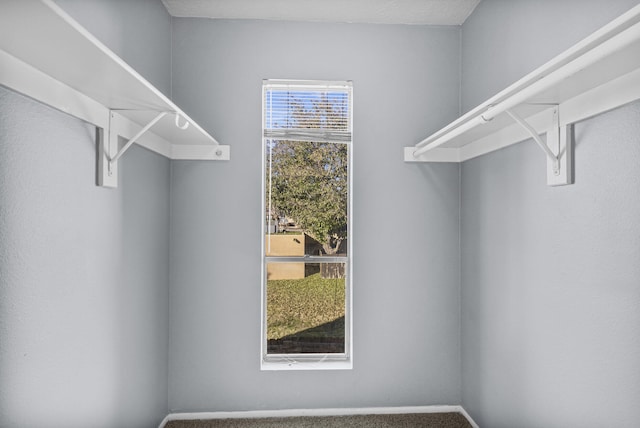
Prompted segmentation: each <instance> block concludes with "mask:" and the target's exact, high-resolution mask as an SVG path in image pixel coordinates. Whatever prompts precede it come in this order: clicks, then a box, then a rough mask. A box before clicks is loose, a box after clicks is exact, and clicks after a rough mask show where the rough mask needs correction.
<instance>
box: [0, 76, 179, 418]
mask: <svg viewBox="0 0 640 428" xmlns="http://www.w3.org/2000/svg"><path fill="white" fill-rule="evenodd" d="M94 137H95V130H94V128H92V127H91V126H88V125H86V124H83V123H82V122H80V121H78V120H76V119H74V118H71V117H69V116H66V115H64V114H62V113H59V112H57V111H55V110H52V109H50V108H48V107H45V106H42V105H40V104H38V103H36V102H34V101H31V100H29V99H26V98H24V97H22V96H20V95H17V94H15V93H13V92H10V91H8V90H6V89H3V88H0V182H1V183H2V186H0V343H1V344H2V345H1V346H0V379H1V380H2V381H1V385H2V386H1V387H0V426H11V427H47V426H63V425H64V426H67V427H86V426H89V425H90V426H103V427H115V426H128V427H129V426H130V427H134V426H139V427H145V426H146V427H148V426H151V425H155V424H157V423H158V422H159V421H160V420H161V419H162V418H163V417H164V415H165V414H166V411H167V356H166V353H167V346H168V345H167V342H168V337H167V330H168V281H169V271H168V256H169V250H168V245H169V239H168V229H169V215H168V212H169V211H168V210H169V194H168V190H167V189H168V187H169V161H168V160H166V159H164V158H161V157H160V156H157V155H154V154H151V153H149V152H147V151H146V150H144V149H141V148H137V147H134V148H132V149H131V152H130V153H127V155H126V156H125V158H124V160H123V162H122V164H121V166H122V169H121V177H120V179H121V181H120V186H121V187H120V189H118V190H111V189H104V188H98V187H96V186H95V184H94V183H95V142H94V141H95V138H94Z"/></svg>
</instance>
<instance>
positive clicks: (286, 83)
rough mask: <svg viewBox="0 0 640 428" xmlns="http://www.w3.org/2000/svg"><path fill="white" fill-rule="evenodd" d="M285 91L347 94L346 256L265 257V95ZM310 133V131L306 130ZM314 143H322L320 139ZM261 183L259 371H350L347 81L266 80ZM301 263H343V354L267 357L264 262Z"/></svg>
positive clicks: (350, 145)
mask: <svg viewBox="0 0 640 428" xmlns="http://www.w3.org/2000/svg"><path fill="white" fill-rule="evenodd" d="M279 87H281V88H283V89H285V88H289V89H291V90H304V89H305V88H306V89H316V90H317V89H318V88H326V89H328V90H330V89H332V88H333V89H337V90H343V91H344V90H347V91H348V94H349V115H350V116H349V128H350V129H349V133H350V135H351V138H350V139H349V141H348V142H343V143H342V144H347V146H348V158H349V163H348V186H349V189H348V196H347V197H348V201H347V225H348V226H347V227H348V238H347V255H346V257H345V256H340V257H314V256H304V257H294V258H291V257H287V258H285V257H267V256H266V254H265V236H266V233H267V226H266V224H265V216H264V213H265V209H266V203H267V201H266V197H265V191H264V189H265V186H266V182H265V178H266V161H267V159H266V141H267V140H268V139H272V138H273V137H267V136H266V133H265V123H266V122H265V113H266V110H265V107H266V105H265V93H266V90H267V89H270V88H279ZM310 132H311V133H312V131H310ZM316 141H318V142H322V141H323V140H322V139H321V138H318V139H317V140H316ZM261 146H262V180H261V182H262V184H261V191H260V193H261V195H262V204H261V215H260V222H261V224H262V228H261V229H262V230H261V232H262V233H261V253H262V257H261V265H262V269H261V295H262V302H261V305H260V309H261V317H260V319H261V326H260V338H261V340H260V369H261V370H267V371H268V370H350V369H352V368H353V298H352V296H353V263H352V260H353V229H354V227H353V209H352V207H353V197H352V194H353V192H352V189H353V85H352V82H351V81H317V80H274V79H267V80H264V81H263V84H262V144H261ZM291 261H295V262H305V263H312V262H317V263H320V262H322V263H331V262H337V263H345V277H346V278H345V352H344V353H340V354H337V353H327V354H267V333H266V332H267V312H266V305H267V263H274V262H291Z"/></svg>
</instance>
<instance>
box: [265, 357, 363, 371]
mask: <svg viewBox="0 0 640 428" xmlns="http://www.w3.org/2000/svg"><path fill="white" fill-rule="evenodd" d="M351 369H353V362H352V361H351V359H350V358H345V359H340V360H327V359H323V358H317V359H304V360H300V359H298V360H296V359H293V358H287V359H284V358H282V359H281V358H274V359H269V360H267V361H265V360H262V362H261V363H260V370H262V371H284V370H351Z"/></svg>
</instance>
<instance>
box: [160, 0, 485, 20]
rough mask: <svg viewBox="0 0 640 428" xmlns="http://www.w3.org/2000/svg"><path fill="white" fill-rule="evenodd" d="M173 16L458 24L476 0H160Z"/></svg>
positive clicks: (474, 4) (473, 7) (477, 0)
mask: <svg viewBox="0 0 640 428" xmlns="http://www.w3.org/2000/svg"><path fill="white" fill-rule="evenodd" d="M162 2H163V3H164V5H165V6H166V8H167V10H168V11H169V14H171V15H172V16H176V17H199V18H214V19H267V20H275V21H312V22H360V23H375V24H422V25H462V24H463V23H464V21H465V19H467V17H468V16H469V15H470V14H471V12H473V10H474V9H475V7H476V6H477V5H478V3H479V2H480V0H162Z"/></svg>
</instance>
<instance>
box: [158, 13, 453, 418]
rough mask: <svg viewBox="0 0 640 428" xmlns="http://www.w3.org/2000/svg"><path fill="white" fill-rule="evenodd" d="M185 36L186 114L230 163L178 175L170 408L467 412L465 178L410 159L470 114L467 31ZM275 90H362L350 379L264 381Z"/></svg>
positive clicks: (181, 57)
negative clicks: (269, 111)
mask: <svg viewBox="0 0 640 428" xmlns="http://www.w3.org/2000/svg"><path fill="white" fill-rule="evenodd" d="M173 25H174V26H173V37H174V38H173V43H174V44H173V59H174V60H173V79H174V80H173V91H174V93H173V95H174V99H175V100H176V102H177V103H178V104H179V105H180V106H182V107H183V108H184V109H185V111H186V112H187V113H188V114H189V115H190V116H192V117H193V118H194V119H195V120H197V121H199V123H200V124H201V125H202V126H203V127H204V128H205V129H208V130H209V131H210V132H211V133H212V134H213V135H214V136H215V137H216V138H217V139H219V141H221V142H222V143H223V144H230V145H231V147H232V149H231V150H232V152H231V161H230V162H228V163H206V162H189V161H174V162H172V180H171V185H172V189H171V192H172V193H171V195H172V200H171V210H172V211H171V294H170V305H171V310H170V317H171V332H170V358H169V361H170V373H169V392H170V395H169V407H170V409H172V410H174V411H199V410H200V411H215V410H225V411H229V410H253V409H280V408H335V407H373V406H403V405H428V404H457V403H459V402H460V355H459V304H460V301H459V293H460V289H459V235H458V230H459V199H458V195H459V168H458V166H457V165H447V164H440V165H408V164H405V163H404V162H403V160H402V147H403V146H406V145H409V144H414V143H415V142H417V141H419V140H420V139H421V138H423V137H424V136H426V135H428V134H429V133H430V132H432V131H435V130H437V129H438V128H439V127H441V126H443V125H445V124H446V123H447V122H448V121H450V120H453V119H454V118H455V117H456V116H457V114H458V87H459V73H458V71H459V43H460V40H459V29H458V28H425V27H412V26H371V25H328V24H300V23H276V22H258V21H255V22H241V21H215V20H204V19H174V20H173ZM264 78H289V79H350V80H353V85H354V116H355V117H354V127H355V129H354V155H353V156H354V172H353V173H354V189H353V190H354V208H353V209H354V218H355V222H354V225H353V245H354V251H353V254H354V348H355V349H354V369H353V370H351V371H333V372H326V371H322V372H317V371H316V372H260V369H259V367H260V365H259V361H260V299H261V297H260V268H261V260H260V233H261V221H262V215H261V210H260V195H261V191H262V190H261V153H262V148H261V144H262V143H261V135H260V133H261V124H260V122H261V84H262V79H264Z"/></svg>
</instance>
